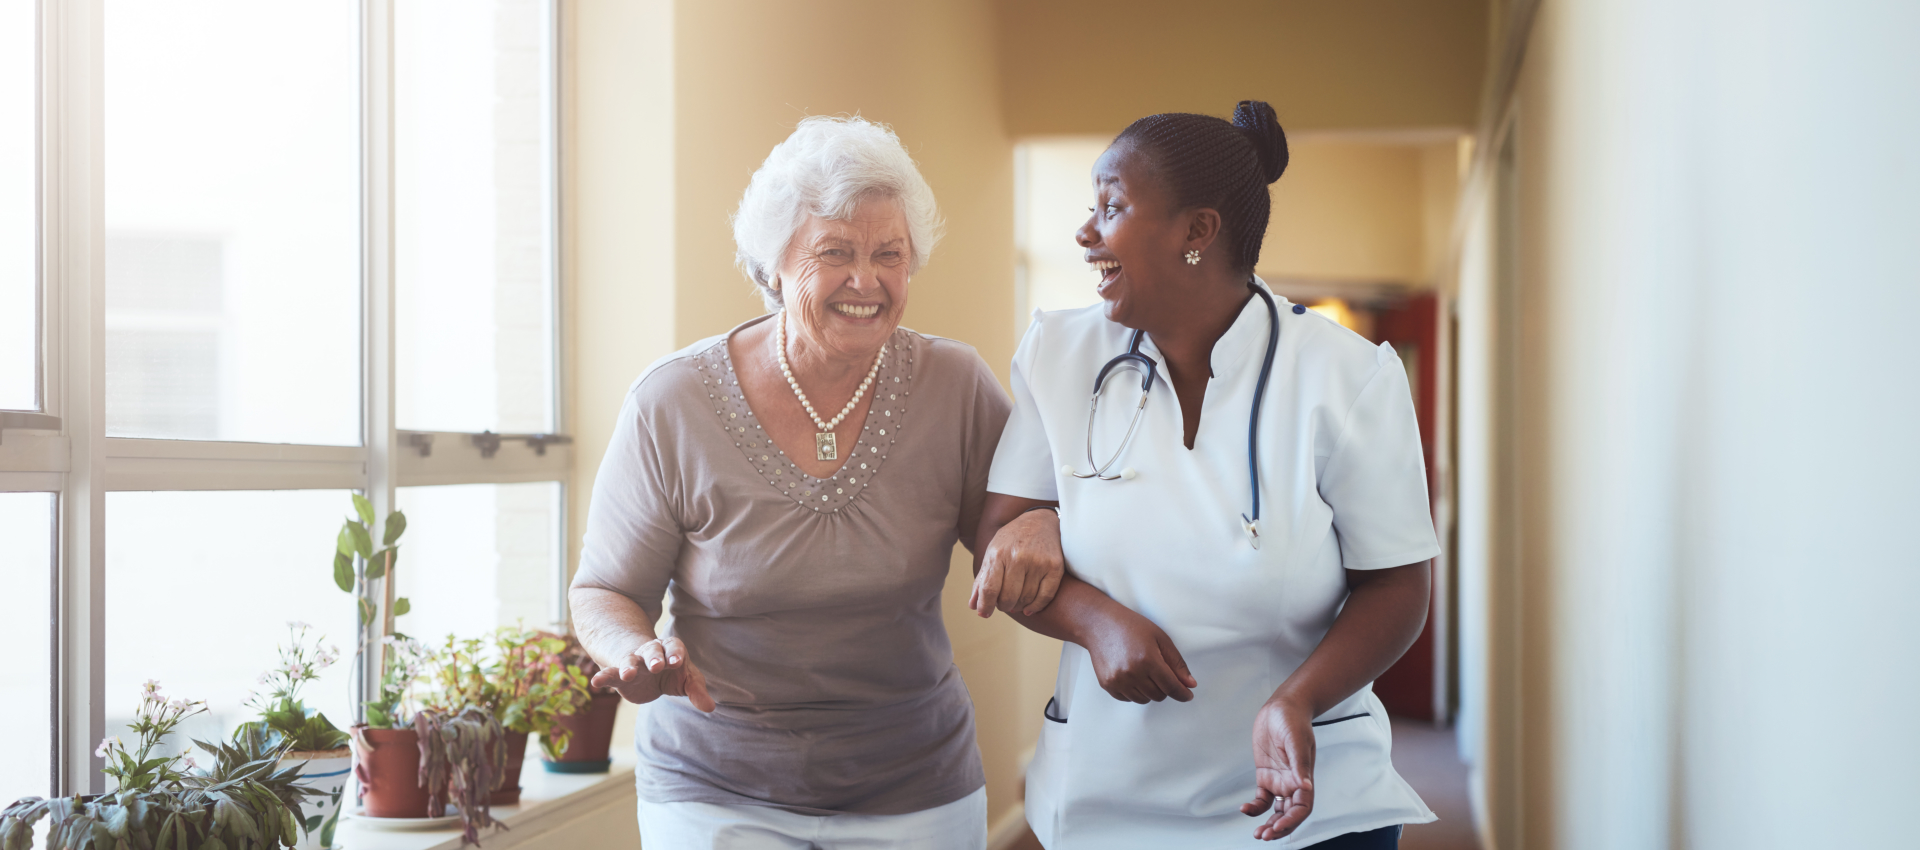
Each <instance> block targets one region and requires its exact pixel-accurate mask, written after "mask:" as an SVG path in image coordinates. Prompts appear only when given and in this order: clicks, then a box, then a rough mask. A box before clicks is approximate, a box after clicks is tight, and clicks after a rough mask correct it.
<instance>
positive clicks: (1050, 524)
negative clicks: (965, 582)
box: [967, 510, 1067, 617]
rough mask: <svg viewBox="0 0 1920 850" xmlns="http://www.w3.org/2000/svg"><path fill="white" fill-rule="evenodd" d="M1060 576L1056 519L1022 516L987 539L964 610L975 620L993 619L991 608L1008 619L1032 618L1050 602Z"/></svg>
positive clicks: (1043, 513) (1063, 566) (1047, 514)
mask: <svg viewBox="0 0 1920 850" xmlns="http://www.w3.org/2000/svg"><path fill="white" fill-rule="evenodd" d="M1066 572H1067V559H1066V556H1065V555H1063V554H1061V551H1060V515H1059V514H1058V513H1055V512H1053V511H1050V510H1032V511H1027V512H1026V513H1024V514H1021V515H1020V516H1017V517H1015V518H1014V519H1013V521H1012V522H1009V523H1007V524H1006V525H1004V526H1001V527H1000V531H999V533H997V534H995V535H994V536H993V542H992V543H990V544H988V546H987V554H986V557H985V559H984V560H983V562H982V563H981V565H980V574H979V575H977V576H974V579H973V595H972V597H971V598H969V599H968V600H967V607H969V608H972V609H973V610H974V611H977V612H979V614H980V616H981V617H991V616H993V609H995V608H999V609H1000V610H1002V611H1005V612H1007V613H1009V614H1013V613H1019V614H1025V615H1032V614H1037V613H1039V612H1040V611H1041V610H1043V609H1045V608H1046V607H1047V605H1048V604H1049V603H1051V602H1053V595H1054V593H1056V592H1058V591H1059V590H1060V578H1061V577H1062V576H1064V575H1066Z"/></svg>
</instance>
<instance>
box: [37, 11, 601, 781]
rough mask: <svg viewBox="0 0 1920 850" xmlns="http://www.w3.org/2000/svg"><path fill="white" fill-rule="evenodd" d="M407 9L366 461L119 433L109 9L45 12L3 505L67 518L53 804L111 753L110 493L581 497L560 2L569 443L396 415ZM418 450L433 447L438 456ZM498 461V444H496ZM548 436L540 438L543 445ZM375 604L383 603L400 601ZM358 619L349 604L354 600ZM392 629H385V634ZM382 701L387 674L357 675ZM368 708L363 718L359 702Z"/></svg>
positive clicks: (370, 347) (379, 56) (379, 256)
mask: <svg viewBox="0 0 1920 850" xmlns="http://www.w3.org/2000/svg"><path fill="white" fill-rule="evenodd" d="M394 2H395V0H358V1H357V2H356V5H357V7H358V9H359V14H360V37H361V80H360V83H361V103H360V108H361V135H360V152H359V153H360V160H361V168H360V173H361V206H360V209H361V222H360V226H361V252H360V253H361V270H360V281H359V284H360V298H361V316H360V319H361V338H360V356H361V389H360V406H361V411H360V416H361V437H362V440H361V445H359V446H321V445H302V444H269V443H250V442H224V441H195V440H156V439H135V438H120V437H108V436H106V433H105V421H106V418H105V415H104V414H105V402H106V394H105V387H106V377H105V298H104V279H105V256H104V248H105V238H104V237H105V194H104V189H105V179H104V176H105V175H104V153H105V151H104V135H103V133H102V131H101V128H102V126H103V123H104V119H105V114H104V108H105V102H104V97H103V94H104V88H105V64H104V57H103V55H102V51H103V41H104V26H103V24H104V13H105V7H104V0H38V2H37V3H36V4H35V5H36V8H37V25H38V30H39V32H38V42H39V56H38V67H39V70H40V79H39V98H38V103H37V108H36V116H35V120H36V122H37V124H38V129H39V142H40V144H39V154H38V168H37V171H38V175H39V179H38V185H37V194H38V199H37V201H38V213H39V214H38V216H37V222H38V230H39V233H38V236H39V257H38V263H37V268H38V286H37V300H38V304H39V309H40V316H39V318H40V322H39V327H40V333H41V336H40V346H39V357H38V364H37V365H38V382H39V387H40V391H39V399H40V408H39V410H38V411H0V492H51V493H55V494H57V498H56V507H55V523H56V528H55V529H53V530H52V532H51V533H53V534H54V536H55V546H54V552H55V563H54V565H53V566H52V568H53V569H54V570H55V582H54V599H52V600H50V601H49V605H50V606H51V608H52V610H53V611H54V612H55V623H54V624H53V629H54V634H55V638H56V639H55V641H54V655H55V658H54V664H53V681H52V683H51V693H52V697H53V698H52V704H51V705H50V706H49V712H50V716H51V717H53V718H55V719H56V722H55V724H54V726H55V728H54V729H53V733H54V734H53V739H54V748H55V754H54V758H53V759H52V762H53V763H52V776H51V777H50V780H51V781H50V785H51V788H50V789H49V790H50V791H51V792H53V793H55V794H61V795H67V794H76V793H99V792H101V791H103V790H104V781H105V777H104V776H103V775H102V774H101V773H100V768H101V767H102V761H101V759H100V758H99V757H97V756H95V755H94V754H93V746H94V742H97V741H98V740H99V739H100V738H101V737H103V736H104V735H105V734H106V720H105V718H106V710H105V709H106V704H107V695H106V694H105V692H104V691H105V673H104V671H105V657H106V656H105V653H106V648H105V634H106V620H105V617H106V606H105V594H106V586H105V575H106V558H105V540H106V533H105V532H106V523H107V521H108V519H107V516H106V511H105V506H106V494H107V493H108V492H113V491H134V490H305V489H347V490H356V491H359V492H362V493H365V494H366V495H367V496H368V497H369V498H370V499H371V500H372V501H373V503H374V506H375V510H376V511H378V512H380V513H382V514H384V513H385V512H387V511H389V510H391V509H392V507H393V505H394V504H395V490H396V489H397V488H399V487H410V486H427V485H438V484H482V483H497V484H506V483H520V482H534V481H542V482H556V483H558V484H559V485H560V488H561V496H560V504H561V505H563V506H564V505H565V504H567V497H566V493H567V490H568V489H569V488H570V487H572V486H573V481H572V470H573V450H572V446H571V441H570V440H569V439H568V438H567V437H566V436H565V434H566V427H567V423H566V420H565V412H566V410H567V405H566V404H565V397H566V385H565V376H566V368H565V362H564V361H563V359H562V357H563V355H564V345H563V340H564V333H565V330H566V329H565V327H564V325H563V322H562V316H563V315H564V313H563V311H562V307H563V304H562V302H561V298H562V293H563V291H564V289H565V287H564V285H563V282H564V278H563V277H562V274H563V272H564V267H563V263H562V257H563V251H562V241H561V236H562V234H561V225H562V223H561V221H560V210H561V209H562V201H563V198H562V196H561V183H560V178H561V175H562V174H563V168H562V164H561V161H560V158H561V156H562V155H563V151H564V150H565V145H564V143H563V142H564V140H563V138H562V135H561V134H562V129H563V127H564V126H565V125H564V122H563V121H562V116H561V109H562V108H563V103H564V102H565V98H564V97H563V93H562V89H561V84H562V80H561V77H560V49H559V48H560V42H559V39H560V33H561V31H562V30H561V18H560V15H561V8H560V7H561V2H560V0H544V2H545V5H546V14H547V33H546V35H547V39H548V43H549V45H550V46H549V53H548V58H549V63H548V76H547V80H546V85H547V87H548V92H549V98H548V103H549V108H548V110H547V114H546V116H545V118H546V120H547V121H548V122H549V128H548V132H549V134H550V136H549V138H550V140H551V142H552V144H551V146H550V148H549V156H548V163H547V167H548V169H549V175H550V176H549V182H548V192H549V195H550V198H549V206H548V209H549V212H548V215H547V238H548V239H549V240H550V242H549V244H550V250H549V256H550V258H551V259H550V263H551V269H550V271H549V274H550V284H551V286H550V289H551V298H552V312H551V316H552V322H553V327H552V331H551V336H550V339H551V345H552V349H553V351H552V360H551V361H550V362H551V363H552V368H553V375H552V380H551V383H550V386H551V387H552V396H553V397H552V399H551V404H552V405H553V415H552V420H551V421H552V423H553V432H554V433H552V434H542V435H485V434H483V435H474V434H466V433H455V432H433V433H430V434H429V433H428V432H411V431H401V430H400V429H398V428H397V427H396V425H395V422H394V415H395V411H396V408H395V398H394V392H395V385H396V372H395V351H396V349H395V325H396V323H395V321H394V312H395V304H396V301H395V298H394V269H395V265H394V224H395V222H394V180H393V162H394V154H395V150H394V144H393V127H394V114H393V108H394V86H393V71H394V63H393V50H394V38H393V35H394V28H393V11H394V10H393V5H394ZM417 434H426V435H427V436H426V438H425V439H426V440H427V441H430V442H429V448H428V450H427V451H424V452H423V451H422V450H421V446H420V443H421V442H423V440H422V438H421V437H418V436H415V435H417ZM496 437H497V438H500V439H499V440H498V442H497V444H496V445H494V446H493V450H492V451H483V449H482V446H483V445H484V444H489V443H494V439H493V438H496ZM529 438H532V439H529ZM556 519H557V524H558V532H559V533H558V534H557V535H556V539H555V541H554V555H553V558H554V562H553V563H554V564H555V566H556V569H555V570H554V571H553V572H554V573H555V576H554V577H553V582H554V586H553V590H554V594H555V604H554V610H553V618H554V621H555V622H556V623H558V622H562V621H564V618H565V604H564V597H563V590H564V588H563V583H564V579H565V575H566V572H567V571H566V569H565V554H566V551H567V546H566V540H567V539H568V530H567V517H566V513H565V511H564V510H562V511H561V512H560V514H559V515H558V517H557V518H556ZM370 584H375V587H373V588H370V591H371V593H370V595H371V596H372V597H373V600H374V601H375V603H376V604H378V601H379V600H380V599H381V598H384V594H383V593H382V592H381V588H379V587H378V585H377V583H370ZM342 604H347V603H346V602H345V601H344V600H343V602H342ZM378 620H379V618H377V617H376V618H375V620H374V622H376V623H377V622H378ZM356 672H357V676H356V682H357V684H358V685H359V687H360V689H361V690H360V693H366V692H367V691H369V690H370V689H371V687H372V685H373V684H374V683H375V682H377V681H378V675H379V671H378V670H377V669H375V665H372V664H362V665H360V666H359V667H358V668H357V671H356ZM359 701H360V700H359V696H358V694H356V695H355V696H354V702H355V704H356V705H357V704H358V703H359Z"/></svg>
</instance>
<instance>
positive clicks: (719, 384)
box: [693, 328, 915, 514]
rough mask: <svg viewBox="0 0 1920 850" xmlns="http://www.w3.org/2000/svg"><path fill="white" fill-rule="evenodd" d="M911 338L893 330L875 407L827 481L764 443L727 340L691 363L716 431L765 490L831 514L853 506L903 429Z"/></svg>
mask: <svg viewBox="0 0 1920 850" xmlns="http://www.w3.org/2000/svg"><path fill="white" fill-rule="evenodd" d="M912 333H913V332H912V331H908V330H906V329H904V328H902V329H896V330H895V331H894V332H893V336H891V337H889V338H888V339H887V346H888V347H889V349H890V351H888V353H887V356H886V357H885V358H884V361H883V362H882V364H881V366H880V371H879V372H878V373H877V375H876V376H875V378H874V383H873V390H872V391H871V394H872V397H873V402H872V403H871V404H869V405H868V406H867V418H866V421H865V422H864V423H863V424H862V425H861V427H860V434H859V436H858V437H857V438H856V440H855V442H854V445H853V447H852V450H851V451H848V452H847V460H846V462H845V463H844V464H842V465H841V466H840V469H839V471H837V472H835V473H834V474H833V475H831V476H828V477H826V478H815V477H813V476H811V475H808V474H806V473H805V472H802V471H801V470H800V467H799V465H797V464H795V463H794V462H793V460H792V459H791V458H789V457H787V455H786V453H785V452H783V451H781V450H780V448H779V447H778V446H776V445H774V443H773V441H772V440H770V439H768V437H767V433H766V431H765V430H764V429H763V428H762V427H761V426H760V420H759V417H757V416H755V415H754V413H753V408H751V407H749V406H748V405H747V400H746V394H745V393H743V392H742V391H741V390H740V379H739V377H738V376H737V375H735V374H734V371H733V356H732V354H731V352H729V351H728V345H727V341H728V339H729V337H730V336H731V335H728V336H723V337H721V338H720V340H719V341H718V342H716V343H715V344H714V345H712V346H711V347H709V348H707V349H706V350H705V351H702V352H700V353H699V354H696V355H694V357H693V362H694V368H696V369H697V370H699V374H700V379H701V383H702V384H703V385H704V386H705V388H706V390H707V397H708V400H709V401H712V402H713V407H712V410H713V412H714V416H715V418H716V419H717V420H718V421H719V423H720V427H721V428H722V429H723V430H725V431H726V432H727V436H728V437H729V438H731V439H732V440H733V444H734V446H736V447H737V448H739V449H740V453H741V455H742V456H744V457H745V458H746V459H747V462H748V463H750V464H752V466H753V468H754V470H755V471H757V472H759V473H760V477H761V478H762V479H763V480H765V481H766V482H767V485H768V486H770V487H772V488H773V489H774V491H775V492H779V493H784V494H786V495H787V497H788V498H790V499H792V500H793V501H794V503H795V504H797V505H799V506H800V507H803V508H806V509H808V510H812V511H814V512H817V513H822V514H835V513H839V512H840V511H841V510H842V509H844V508H846V507H847V506H849V505H851V504H853V501H854V499H856V498H858V497H859V495H860V494H861V493H864V492H866V489H867V488H868V487H869V486H871V485H872V482H873V478H874V476H876V475H878V474H879V473H880V467H881V466H883V465H884V464H885V463H886V460H887V457H888V455H889V454H890V452H891V449H892V448H893V445H894V443H895V442H896V441H897V440H898V439H899V435H900V431H901V430H902V429H903V428H904V427H905V426H906V417H907V401H908V397H909V396H910V395H912V388H913V361H914V353H915V352H914V345H913V339H912Z"/></svg>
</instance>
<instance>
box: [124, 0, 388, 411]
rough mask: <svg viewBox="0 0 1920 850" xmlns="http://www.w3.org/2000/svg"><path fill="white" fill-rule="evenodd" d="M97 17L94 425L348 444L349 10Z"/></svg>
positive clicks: (147, 1) (212, 6) (355, 138)
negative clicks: (99, 125)
mask: <svg viewBox="0 0 1920 850" xmlns="http://www.w3.org/2000/svg"><path fill="white" fill-rule="evenodd" d="M104 20H105V23H106V40H105V55H104V58H105V66H106V88H105V92H106V116H105V117H106V120H105V127H106V150H105V155H106V172H107V181H106V239H107V248H106V250H107V255H106V282H107V296H106V301H107V304H106V310H107V313H106V319H107V324H106V327H107V340H106V342H107V364H106V365H107V372H106V374H107V423H106V424H107V434H108V435H109V436H117V437H164V438H170V439H189V440H246V441H252V442H264V443H321V444H329V445H359V443H360V431H361V423H360V301H361V299H360V284H361V280H360V277H361V275H360V267H361V254H360V239H361V233H360V224H361V198H360V194H361V191H360V190H361V180H360V153H361V151H360V136H361V131H360V12H359V9H357V8H356V7H355V6H354V5H353V4H352V3H344V2H338V0H335V2H317V3H259V2H254V0H107V2H106V4H105V9H104ZM269 34H273V35H269ZM242 69H244V70H242Z"/></svg>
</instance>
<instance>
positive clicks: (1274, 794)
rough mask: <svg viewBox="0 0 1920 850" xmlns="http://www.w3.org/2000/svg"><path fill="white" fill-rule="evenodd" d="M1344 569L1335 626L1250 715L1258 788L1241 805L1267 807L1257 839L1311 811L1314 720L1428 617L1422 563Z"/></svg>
mask: <svg viewBox="0 0 1920 850" xmlns="http://www.w3.org/2000/svg"><path fill="white" fill-rule="evenodd" d="M1345 572H1346V579H1347V600H1346V603H1345V604H1344V605H1342V606H1341V608H1340V614H1339V616H1337V617H1335V618H1334V620H1333V626H1332V627H1331V628H1329V629H1328V630H1327V635H1326V637H1324V638H1321V639H1320V645H1319V646H1317V647H1314V650H1313V653H1312V654H1310V655H1308V656H1307V660H1306V661H1305V662H1304V663H1302V664H1301V665H1300V666H1299V668H1297V669H1295V670H1294V671H1293V675H1291V676H1288V677H1287V680H1286V681H1285V682H1282V683H1281V684H1280V687H1279V688H1276V689H1275V690H1274V692H1273V696H1272V697H1271V698H1269V699H1268V700H1267V703H1266V704H1265V705H1263V706H1261V707H1260V711H1259V713H1258V714H1257V715H1256V716H1255V717H1254V720H1253V763H1254V781H1255V784H1256V791H1255V794H1254V798H1253V800H1252V801H1250V802H1248V803H1247V804H1246V805H1243V806H1241V807H1240V811H1241V812H1244V813H1245V814H1248V815H1251V816H1255V817H1258V816H1260V815H1263V814H1267V812H1268V811H1269V810H1270V809H1271V811H1272V814H1271V815H1270V816H1269V817H1268V818H1267V820H1266V822H1265V823H1263V824H1261V825H1260V826H1259V827H1257V828H1255V830H1254V837H1255V838H1259V839H1260V840H1262V841H1271V840H1273V839H1276V838H1280V837H1283V836H1285V835H1287V834H1289V833H1291V832H1293V830H1294V829H1295V828H1297V827H1298V826H1299V825H1300V824H1301V822H1303V821H1305V820H1306V818H1307V816H1308V815H1310V814H1312V813H1313V763H1314V758H1315V756H1316V753H1315V751H1314V738H1313V719H1314V718H1315V717H1319V716H1320V715H1322V714H1325V713H1327V712H1328V711H1329V710H1331V709H1332V708H1333V707H1334V706H1336V705H1339V704H1340V703H1341V702H1342V701H1343V700H1345V699H1346V698H1347V697H1350V696H1353V694H1354V693H1355V692H1356V691H1359V690H1360V689H1361V688H1362V687H1365V686H1366V684H1367V683H1368V682H1371V681H1373V680H1374V679H1377V678H1379V677H1380V674H1382V673H1385V672H1387V668H1388V667H1391V666H1393V662H1395V661H1398V660H1400V656H1401V655H1402V654H1404V653H1405V652H1406V651H1407V647H1409V646H1412V645H1413V641H1414V638H1417V637H1419V636H1420V629H1421V627H1422V626H1423V625H1425V624H1426V621H1427V598H1428V593H1429V592H1430V591H1429V588H1428V586H1427V585H1428V581H1429V580H1430V579H1429V576H1428V572H1427V562H1425V561H1422V562H1420V563H1417V564H1408V565H1406V566H1404V567H1392V568H1389V569H1384V570H1346V571H1345Z"/></svg>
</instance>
